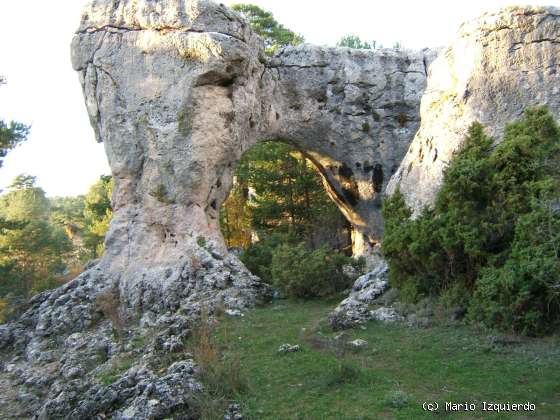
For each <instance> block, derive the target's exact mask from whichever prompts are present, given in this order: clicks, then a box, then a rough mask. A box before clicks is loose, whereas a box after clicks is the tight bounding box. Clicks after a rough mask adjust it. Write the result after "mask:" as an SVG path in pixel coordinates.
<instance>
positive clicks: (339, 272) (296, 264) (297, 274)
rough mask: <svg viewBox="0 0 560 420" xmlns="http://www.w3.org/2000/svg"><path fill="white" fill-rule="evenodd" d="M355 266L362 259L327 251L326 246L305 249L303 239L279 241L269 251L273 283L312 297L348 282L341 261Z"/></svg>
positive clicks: (285, 290)
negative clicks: (291, 243)
mask: <svg viewBox="0 0 560 420" xmlns="http://www.w3.org/2000/svg"><path fill="white" fill-rule="evenodd" d="M348 264H350V265H353V266H355V267H356V268H358V269H359V268H360V266H363V262H360V261H356V260H353V259H352V258H350V257H346V256H344V255H340V254H337V253H335V252H333V251H329V250H328V249H327V248H326V247H322V248H319V249H317V250H314V251H309V250H307V249H306V248H305V245H304V244H303V243H300V244H297V245H290V244H282V245H280V246H278V247H277V248H276V249H274V251H273V252H272V265H271V275H272V279H273V284H274V286H275V287H277V288H278V289H280V290H281V291H282V292H283V293H284V294H285V295H286V296H289V297H293V298H303V299H308V298H313V297H319V296H327V295H330V294H333V293H336V292H340V291H342V290H344V289H346V288H348V287H350V286H351V283H352V280H353V279H352V278H350V277H348V276H347V275H346V274H345V273H344V270H343V267H344V266H345V265H348Z"/></svg>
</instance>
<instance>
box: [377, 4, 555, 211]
mask: <svg viewBox="0 0 560 420" xmlns="http://www.w3.org/2000/svg"><path fill="white" fill-rule="evenodd" d="M536 105H546V106H548V107H549V109H550V111H551V112H552V113H553V114H554V115H555V116H556V117H557V118H559V117H560V9H557V8H551V7H548V8H544V7H510V8H507V9H503V10H501V11H499V12H495V13H487V14H485V15H483V16H481V17H480V18H478V19H475V20H473V21H471V22H467V23H465V24H463V25H462V26H461V29H460V31H459V35H458V38H457V39H456V40H455V41H454V42H453V43H452V44H451V46H450V47H449V48H447V49H445V50H444V51H442V52H441V53H440V54H439V56H438V58H437V59H436V60H435V61H434V62H433V63H432V65H431V66H430V71H429V76H428V87H427V90H426V93H425V94H424V96H423V97H422V105H421V121H422V122H421V125H420V129H419V130H418V133H417V134H416V137H415V138H414V141H413V142H412V144H411V146H410V149H409V150H408V153H407V154H406V156H405V158H404V159H403V161H402V163H401V164H400V167H399V169H398V171H397V172H396V173H395V174H394V175H393V177H392V178H391V181H390V183H389V186H388V189H387V192H388V193H392V192H394V191H395V190H396V188H397V187H400V189H401V191H402V192H403V194H404V196H405V198H406V201H407V204H408V205H409V206H411V207H412V208H413V210H414V212H415V213H418V212H419V211H420V209H421V208H422V207H424V206H426V205H430V204H432V203H433V201H434V199H435V194H436V192H437V191H438V189H439V187H440V186H441V183H442V180H443V172H444V170H445V168H446V166H447V165H448V164H449V161H450V159H451V157H452V155H453V153H454V152H455V151H456V150H458V149H459V148H460V147H461V145H462V143H463V141H464V139H465V134H466V132H467V129H468V127H469V126H470V125H471V124H472V123H473V122H475V121H478V122H481V123H482V124H484V125H485V126H486V127H487V128H488V131H489V134H490V135H492V136H495V137H496V139H497V140H499V138H500V136H501V134H502V131H503V128H504V126H505V124H507V123H509V122H511V121H512V120H514V119H517V118H519V117H521V115H522V113H523V111H524V109H525V108H526V107H528V106H536Z"/></svg>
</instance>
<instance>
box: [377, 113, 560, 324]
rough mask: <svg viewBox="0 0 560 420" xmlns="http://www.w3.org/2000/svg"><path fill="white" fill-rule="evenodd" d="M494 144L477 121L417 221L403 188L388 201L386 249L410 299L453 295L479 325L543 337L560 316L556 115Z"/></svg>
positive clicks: (393, 276)
mask: <svg viewBox="0 0 560 420" xmlns="http://www.w3.org/2000/svg"><path fill="white" fill-rule="evenodd" d="M493 144H494V140H493V139H491V138H489V137H488V136H486V135H485V134H484V129H483V127H482V126H481V125H480V124H473V125H472V126H471V128H470V129H469V132H468V136H467V138H466V141H465V145H464V147H463V148H462V149H461V150H460V151H459V152H458V153H457V154H456V155H455V156H454V158H453V160H452V162H451V164H450V166H449V168H448V169H447V171H446V173H445V175H444V182H443V185H442V188H441V189H440V191H439V193H438V195H437V197H436V201H435V205H434V206H433V208H426V209H424V210H423V211H422V212H421V214H420V215H419V216H418V217H417V218H416V219H410V216H411V212H410V210H409V209H408V208H407V207H406V204H405V201H404V197H403V196H402V194H401V193H400V192H399V191H397V192H396V193H395V194H394V195H393V196H392V197H390V198H388V199H387V200H386V202H385V205H384V209H383V216H384V218H385V236H384V238H383V244H382V251H383V254H384V255H385V257H386V258H387V259H388V261H389V266H390V280H391V282H392V283H393V285H394V286H396V287H398V288H400V289H401V296H402V297H403V298H405V299H408V300H409V301H416V300H418V299H420V298H421V297H422V296H428V295H444V296H445V301H446V304H447V305H450V306H451V305H458V306H462V307H465V306H469V305H470V312H471V316H470V317H469V318H470V319H472V320H480V321H482V322H484V323H485V324H487V325H489V326H494V327H499V328H504V329H508V328H510V327H511V328H513V330H515V331H519V332H523V333H525V334H540V333H542V332H544V331H545V330H549V329H550V325H551V322H553V321H554V320H558V318H559V315H560V312H559V310H558V293H557V292H558V288H557V283H558V280H557V279H555V277H554V274H553V273H554V272H555V271H554V270H556V272H557V271H558V252H557V249H558V236H557V235H556V234H554V233H551V232H554V228H553V227H556V231H557V230H558V229H557V226H558V225H557V223H558V213H557V212H556V213H555V212H554V206H553V205H552V204H551V203H558V198H559V197H560V194H559V190H560V187H559V186H560V182H559V178H560V169H559V165H560V164H559V159H558V157H559V155H560V130H559V128H558V126H557V125H556V123H555V121H554V119H553V117H552V116H551V115H550V113H548V111H547V110H546V109H544V108H537V109H532V110H527V111H526V113H525V116H524V117H523V118H522V119H521V120H520V121H518V122H515V123H513V124H510V125H508V126H507V127H506V130H505V134H504V138H503V140H502V142H501V143H500V144H498V145H497V146H495V147H493ZM538 203H548V204H547V205H544V206H543V205H542V204H538ZM551 226H552V227H551ZM546 229H548V231H547V232H549V233H548V236H547V235H546V234H545V233H546V232H545V230H546ZM544 238H547V239H544ZM461 291H462V293H461ZM473 294H474V299H473V300H472V302H471V297H472V296H473Z"/></svg>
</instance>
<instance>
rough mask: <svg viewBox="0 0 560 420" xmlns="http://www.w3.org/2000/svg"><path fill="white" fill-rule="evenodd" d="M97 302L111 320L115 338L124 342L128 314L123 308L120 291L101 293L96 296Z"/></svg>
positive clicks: (98, 306)
mask: <svg viewBox="0 0 560 420" xmlns="http://www.w3.org/2000/svg"><path fill="white" fill-rule="evenodd" d="M95 304H96V306H97V308H98V310H99V311H101V312H102V313H103V315H105V316H106V317H107V318H108V319H109V320H110V321H111V325H112V326H113V334H114V335H115V339H116V340H117V341H118V342H120V343H121V344H122V343H123V339H124V336H125V327H126V316H125V315H124V312H123V310H122V308H121V302H120V298H119V295H118V291H112V290H107V291H105V292H101V293H99V294H98V295H97V296H96V297H95Z"/></svg>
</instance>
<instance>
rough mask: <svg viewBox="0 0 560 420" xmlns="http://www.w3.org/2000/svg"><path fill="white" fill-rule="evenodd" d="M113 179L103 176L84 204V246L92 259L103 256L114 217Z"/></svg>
mask: <svg viewBox="0 0 560 420" xmlns="http://www.w3.org/2000/svg"><path fill="white" fill-rule="evenodd" d="M112 194H113V178H112V177H111V176H107V175H104V176H101V178H100V179H99V181H97V182H96V183H95V184H93V185H92V186H91V187H90V189H89V191H88V193H87V194H86V196H85V203H84V229H85V232H84V245H85V247H86V248H87V249H88V250H89V253H90V258H97V257H99V256H101V254H103V241H104V240H105V234H106V233H107V230H108V229H109V223H110V222H111V218H112V217H113V208H112V206H111V196H112Z"/></svg>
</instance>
